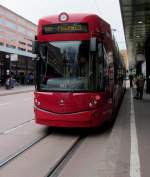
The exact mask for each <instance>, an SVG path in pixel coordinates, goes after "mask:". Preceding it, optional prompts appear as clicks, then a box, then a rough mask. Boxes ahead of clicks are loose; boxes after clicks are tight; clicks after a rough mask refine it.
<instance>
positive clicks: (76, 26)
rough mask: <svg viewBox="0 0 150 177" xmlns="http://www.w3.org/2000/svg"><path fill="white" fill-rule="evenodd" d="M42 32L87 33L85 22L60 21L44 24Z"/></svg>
mask: <svg viewBox="0 0 150 177" xmlns="http://www.w3.org/2000/svg"><path fill="white" fill-rule="evenodd" d="M42 32H43V34H56V33H87V32H88V24H87V23H61V24H50V25H44V26H43V28H42Z"/></svg>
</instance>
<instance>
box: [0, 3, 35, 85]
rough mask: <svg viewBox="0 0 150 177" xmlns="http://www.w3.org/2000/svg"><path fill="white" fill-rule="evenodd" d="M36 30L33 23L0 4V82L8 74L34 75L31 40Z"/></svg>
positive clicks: (3, 81) (2, 82)
mask: <svg viewBox="0 0 150 177" xmlns="http://www.w3.org/2000/svg"><path fill="white" fill-rule="evenodd" d="M36 31H37V26H36V25H35V24H34V23H32V22H30V21H29V20H27V19H25V18H23V17H21V16H20V15H18V14H16V13H14V12H12V11H11V10H9V9H7V8H5V7H4V6H2V5H0V84H4V83H5V80H6V78H7V75H10V74H11V75H13V76H14V77H18V78H19V77H22V78H23V77H24V78H26V76H27V75H28V74H33V75H34V57H35V56H34V55H33V54H32V41H33V40H34V38H35V34H36ZM23 82H24V81H23Z"/></svg>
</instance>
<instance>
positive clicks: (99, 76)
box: [96, 43, 104, 90]
mask: <svg viewBox="0 0 150 177" xmlns="http://www.w3.org/2000/svg"><path fill="white" fill-rule="evenodd" d="M102 47H103V45H102V43H98V57H97V59H96V89H97V90H103V89H104V80H103V77H104V76H103V75H104V74H103V73H104V71H103V60H104V57H103V49H102Z"/></svg>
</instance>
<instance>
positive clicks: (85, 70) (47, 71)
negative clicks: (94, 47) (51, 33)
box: [39, 41, 102, 92]
mask: <svg viewBox="0 0 150 177" xmlns="http://www.w3.org/2000/svg"><path fill="white" fill-rule="evenodd" d="M89 47H90V44H89V41H60V42H49V43H44V44H41V46H40V53H41V60H40V77H39V80H40V81H39V89H40V90H41V91H71V92H72V91H94V90H100V88H102V75H101V74H100V73H102V72H96V70H99V71H100V70H102V69H101V66H100V65H101V63H100V62H97V61H96V59H95V57H91V56H90V52H89Z"/></svg>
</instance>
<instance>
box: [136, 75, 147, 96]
mask: <svg viewBox="0 0 150 177" xmlns="http://www.w3.org/2000/svg"><path fill="white" fill-rule="evenodd" d="M144 83H145V79H144V77H143V75H142V74H141V75H139V76H138V77H137V80H136V87H137V94H136V98H137V99H139V98H140V99H142V98H143V89H144Z"/></svg>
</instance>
